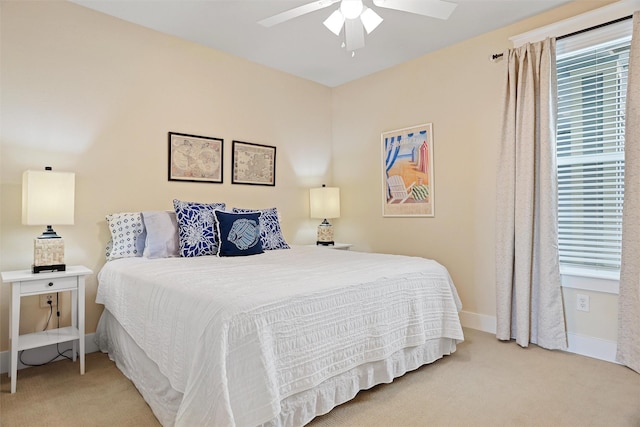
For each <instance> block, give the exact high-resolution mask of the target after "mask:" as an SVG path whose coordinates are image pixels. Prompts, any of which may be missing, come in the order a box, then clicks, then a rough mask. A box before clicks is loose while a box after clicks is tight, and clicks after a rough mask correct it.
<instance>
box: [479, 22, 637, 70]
mask: <svg viewBox="0 0 640 427" xmlns="http://www.w3.org/2000/svg"><path fill="white" fill-rule="evenodd" d="M631 18H633V15H628V16H623V17H622V18H618V19H614V20H613V21H609V22H604V23H602V24H598V25H594V26H593V27H589V28H583V29H582V30H578V31H574V32H572V33H569V34H564V35H561V36H558V37H556V40H562V39H566V38H568V37H572V36H577V35H578V34H582V33H586V32H587V31H591V30H597V29H598V28H602V27H606V26H608V25H612V24H617V23H618V22H622V21H626V20H627V19H631ZM502 56H504V53H494V54H493V55H491V56H489V59H490V60H491V61H495V60H496V59H498V58H502Z"/></svg>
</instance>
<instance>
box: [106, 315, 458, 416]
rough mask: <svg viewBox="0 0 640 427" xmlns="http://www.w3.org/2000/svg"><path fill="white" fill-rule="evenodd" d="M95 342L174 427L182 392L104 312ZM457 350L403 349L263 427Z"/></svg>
mask: <svg viewBox="0 0 640 427" xmlns="http://www.w3.org/2000/svg"><path fill="white" fill-rule="evenodd" d="M95 340H96V344H97V345H98V347H99V348H100V351H102V352H104V353H108V355H109V358H110V359H111V360H113V361H114V362H115V363H116V366H117V367H118V369H120V371H122V373H123V374H124V375H125V376H126V377H127V378H129V379H130V380H131V381H132V382H133V384H134V385H135V386H136V388H137V389H138V391H139V392H140V394H141V395H142V397H143V398H144V399H145V401H146V402H147V403H148V404H149V406H150V407H151V410H152V411H153V413H154V415H155V416H156V418H157V419H158V421H160V423H161V424H162V425H163V426H165V427H167V426H173V425H174V424H175V419H176V414H177V412H178V408H179V407H180V404H181V402H182V393H180V392H179V391H176V390H175V389H174V388H173V387H171V384H170V382H169V380H168V379H167V378H166V377H165V376H164V375H163V374H162V373H161V372H160V370H159V369H158V366H157V365H156V364H155V363H154V362H153V361H152V360H151V359H150V358H149V357H148V356H147V355H146V354H145V353H144V351H143V350H142V349H141V348H140V347H139V346H138V345H137V344H136V343H135V342H134V340H133V339H132V338H131V336H129V334H127V332H126V331H125V330H124V328H123V327H122V326H121V325H120V323H118V321H117V320H116V319H115V318H114V317H113V315H111V313H110V312H109V311H108V310H106V309H105V310H104V312H103V314H102V316H101V317H100V321H99V322H98V328H97V330H96V334H95ZM455 350H456V340H454V339H449V338H438V339H433V340H430V341H427V342H426V343H425V344H423V345H421V346H417V347H410V348H405V349H403V350H400V351H398V352H396V353H393V354H391V355H390V356H389V357H387V358H386V359H384V360H380V361H377V362H372V363H367V364H365V365H361V366H358V367H356V368H353V369H351V370H349V371H347V372H345V373H343V374H341V375H337V376H335V377H333V378H330V379H328V380H326V381H324V382H322V383H320V384H319V385H317V386H316V387H314V388H313V389H310V390H306V391H303V392H300V393H297V394H295V395H292V396H290V397H288V398H286V399H284V400H283V401H281V402H280V405H281V412H280V415H279V416H278V417H277V418H275V419H273V420H271V421H269V422H267V423H265V424H263V426H265V427H280V426H282V427H289V426H292V427H293V426H303V425H305V424H307V423H309V422H310V421H311V420H312V419H313V418H315V417H317V416H320V415H323V414H326V413H328V412H329V411H331V409H333V408H335V407H336V406H338V405H340V404H342V403H345V402H347V401H349V400H351V399H353V398H354V397H355V396H356V394H357V393H358V392H359V391H360V390H366V389H369V388H371V387H373V386H375V385H377V384H382V383H390V382H392V381H393V379H394V378H397V377H399V376H402V375H404V374H405V373H406V372H409V371H412V370H415V369H417V368H419V367H420V366H422V365H425V364H428V363H432V362H434V361H436V360H438V359H440V358H442V357H443V356H445V355H449V354H451V353H453V352H454V351H455ZM247 427H251V426H247Z"/></svg>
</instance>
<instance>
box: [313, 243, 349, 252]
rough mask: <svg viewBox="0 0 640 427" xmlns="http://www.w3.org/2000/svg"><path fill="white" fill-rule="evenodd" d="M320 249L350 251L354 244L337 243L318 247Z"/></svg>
mask: <svg viewBox="0 0 640 427" xmlns="http://www.w3.org/2000/svg"><path fill="white" fill-rule="evenodd" d="M317 246H318V247H320V248H327V249H335V250H338V251H348V250H349V249H351V246H353V244H351V243H335V244H333V245H326V246H325V245H317Z"/></svg>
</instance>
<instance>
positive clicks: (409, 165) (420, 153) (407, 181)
mask: <svg viewBox="0 0 640 427" xmlns="http://www.w3.org/2000/svg"><path fill="white" fill-rule="evenodd" d="M381 139H382V141H381V143H382V164H381V167H382V189H383V193H382V216H385V217H394V216H406V217H424V216H426V217H432V216H434V198H433V196H434V186H433V130H432V126H431V123H427V124H423V125H417V126H412V127H409V128H404V129H397V130H392V131H389V132H384V133H383V134H382V137H381Z"/></svg>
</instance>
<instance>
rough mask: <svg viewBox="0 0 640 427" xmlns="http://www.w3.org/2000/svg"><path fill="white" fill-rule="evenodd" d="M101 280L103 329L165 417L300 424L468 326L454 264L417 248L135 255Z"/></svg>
mask: <svg viewBox="0 0 640 427" xmlns="http://www.w3.org/2000/svg"><path fill="white" fill-rule="evenodd" d="M98 281H99V286H98V292H97V297H96V302H97V303H99V304H103V305H104V312H103V314H102V316H101V318H100V321H99V324H98V328H97V331H96V342H97V343H98V346H99V348H100V349H101V350H102V351H104V352H107V353H109V356H110V357H111V358H112V360H114V361H115V362H116V364H117V366H118V368H119V369H120V370H121V371H122V372H123V373H124V374H125V375H126V376H127V377H128V378H129V379H131V380H132V382H133V383H134V384H135V385H136V387H137V388H138V390H139V391H140V393H141V395H142V396H143V397H144V398H145V400H146V401H147V403H148V404H149V406H150V407H151V409H152V410H153V412H154V414H155V415H156V417H157V418H158V420H159V421H160V423H161V424H162V425H164V426H172V425H177V426H193V425H198V426H205V425H210V426H259V425H265V426H302V425H305V424H307V423H309V422H310V421H311V420H312V419H313V418H314V417H316V416H319V415H322V414H325V413H327V412H329V411H330V410H331V409H332V408H334V407H335V406H337V405H340V404H342V403H344V402H347V401H348V400H350V399H352V398H353V397H354V396H355V395H356V394H357V393H358V391H359V390H363V389H368V388H371V387H373V386H374V385H377V384H381V383H389V382H391V381H393V379H394V378H396V377H398V376H401V375H403V374H405V373H406V372H408V371H411V370H415V369H417V368H418V367H420V366H422V365H424V364H428V363H431V362H434V361H436V360H437V359H440V358H442V357H443V356H444V355H448V354H451V353H453V352H454V351H455V349H456V344H458V343H460V342H461V341H462V340H463V339H464V337H463V333H462V328H461V325H460V321H459V317H458V312H459V310H460V309H461V304H460V300H459V298H458V295H457V293H456V289H455V287H454V285H453V283H452V281H451V278H450V276H449V274H448V272H447V270H446V268H444V267H443V266H442V265H440V264H438V263H437V262H435V261H433V260H428V259H424V258H418V257H409V256H398V255H383V254H373V253H359V252H353V251H338V250H331V249H327V248H321V247H316V246H290V247H289V246H287V249H286V250H265V251H263V252H261V253H259V254H256V255H253V256H232V257H220V256H215V255H206V256H193V257H182V256H174V257H158V258H152V257H148V256H129V257H121V258H117V259H112V260H110V261H109V262H107V263H106V264H105V265H104V267H103V268H102V269H101V271H100V273H99V274H98Z"/></svg>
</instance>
